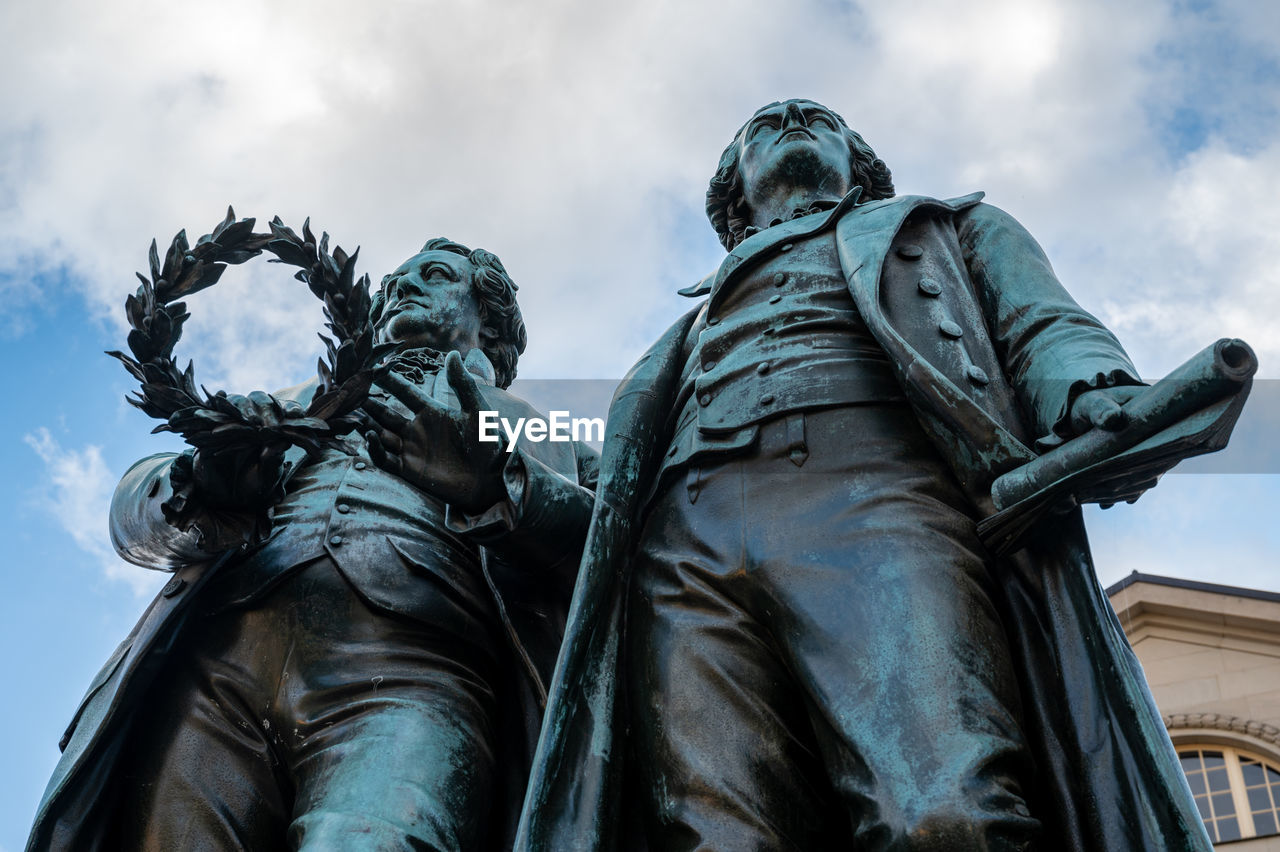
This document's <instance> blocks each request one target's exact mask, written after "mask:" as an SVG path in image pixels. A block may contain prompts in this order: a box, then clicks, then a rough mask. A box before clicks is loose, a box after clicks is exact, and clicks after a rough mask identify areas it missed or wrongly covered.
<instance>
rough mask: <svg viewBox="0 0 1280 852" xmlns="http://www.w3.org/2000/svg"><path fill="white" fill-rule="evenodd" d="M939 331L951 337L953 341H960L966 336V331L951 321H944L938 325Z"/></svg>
mask: <svg viewBox="0 0 1280 852" xmlns="http://www.w3.org/2000/svg"><path fill="white" fill-rule="evenodd" d="M938 331H940V332H942V333H943V334H944V335H945V336H947V337H950V338H952V339H953V340H959V339H960V338H961V337H963V336H964V329H963V328H961V327H960V326H958V325H956V324H955V323H954V322H952V321H951V320H943V321H942V322H940V323H938Z"/></svg>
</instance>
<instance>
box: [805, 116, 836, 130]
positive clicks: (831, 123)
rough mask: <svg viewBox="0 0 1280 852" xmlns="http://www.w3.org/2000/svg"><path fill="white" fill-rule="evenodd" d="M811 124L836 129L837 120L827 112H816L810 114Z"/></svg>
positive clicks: (811, 125)
mask: <svg viewBox="0 0 1280 852" xmlns="http://www.w3.org/2000/svg"><path fill="white" fill-rule="evenodd" d="M809 126H810V127H825V128H827V129H828V130H835V129H836V122H835V119H833V118H832V117H831V116H829V115H827V114H825V113H821V112H815V113H813V114H812V115H810V116H809Z"/></svg>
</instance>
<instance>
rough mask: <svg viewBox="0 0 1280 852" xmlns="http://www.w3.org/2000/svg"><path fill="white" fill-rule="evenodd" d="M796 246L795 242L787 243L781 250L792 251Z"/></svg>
mask: <svg viewBox="0 0 1280 852" xmlns="http://www.w3.org/2000/svg"><path fill="white" fill-rule="evenodd" d="M795 247H796V244H795V243H786V244H785V245H783V247H782V248H781V249H779V251H791V250H792V249H793V248H795Z"/></svg>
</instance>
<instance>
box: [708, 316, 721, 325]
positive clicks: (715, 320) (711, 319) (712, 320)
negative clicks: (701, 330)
mask: <svg viewBox="0 0 1280 852" xmlns="http://www.w3.org/2000/svg"><path fill="white" fill-rule="evenodd" d="M719 324H720V317H707V325H719Z"/></svg>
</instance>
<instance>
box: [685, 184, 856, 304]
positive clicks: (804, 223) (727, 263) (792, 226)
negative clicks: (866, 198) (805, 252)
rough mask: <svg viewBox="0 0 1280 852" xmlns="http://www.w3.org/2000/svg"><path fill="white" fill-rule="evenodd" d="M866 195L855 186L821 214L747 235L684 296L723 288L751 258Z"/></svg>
mask: <svg viewBox="0 0 1280 852" xmlns="http://www.w3.org/2000/svg"><path fill="white" fill-rule="evenodd" d="M861 195H862V187H860V186H855V187H854V188H853V189H851V190H850V191H849V194H848V195H846V196H845V197H844V198H842V199H840V203H838V204H837V205H835V206H834V207H832V208H831V209H830V210H823V211H821V212H818V213H810V214H809V215H808V216H801V217H799V218H797V219H790V220H788V221H786V222H782V223H780V224H778V225H774V226H773V227H771V228H765V229H764V230H763V231H757V232H756V233H755V234H752V235H751V236H749V237H747V238H746V239H745V240H743V241H742V242H740V243H738V244H737V245H736V246H734V249H733V251H731V252H729V256H728V257H726V258H725V259H724V260H723V261H721V263H720V268H719V269H717V270H716V271H715V272H713V273H712V274H710V275H708V276H707V277H706V278H703V279H702V280H701V281H699V282H698V283H697V284H695V285H693V286H692V287H686V288H684V289H683V290H679V291H677V292H678V293H679V294H680V295H681V296H689V297H692V298H697V297H700V296H705V295H707V294H709V293H711V292H712V291H713V290H716V289H718V288H719V287H721V286H722V285H723V284H724V282H725V280H726V279H727V278H728V277H729V276H730V275H732V274H733V273H734V272H736V271H737V270H738V269H739V268H741V267H742V266H743V265H744V264H746V262H747V261H748V260H751V259H752V258H756V257H759V256H760V255H761V254H763V253H765V252H767V251H769V250H770V249H773V248H774V247H775V246H777V245H779V244H781V243H784V242H786V241H787V240H794V239H800V238H803V237H807V236H809V235H811V234H816V233H818V232H819V231H821V230H823V229H824V228H827V227H829V226H830V225H831V223H833V222H835V221H836V220H837V219H839V218H840V217H841V216H842V215H843V214H844V213H845V212H847V211H848V210H850V209H852V208H853V206H854V205H856V204H857V203H858V198H859V197H860V196H861Z"/></svg>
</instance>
